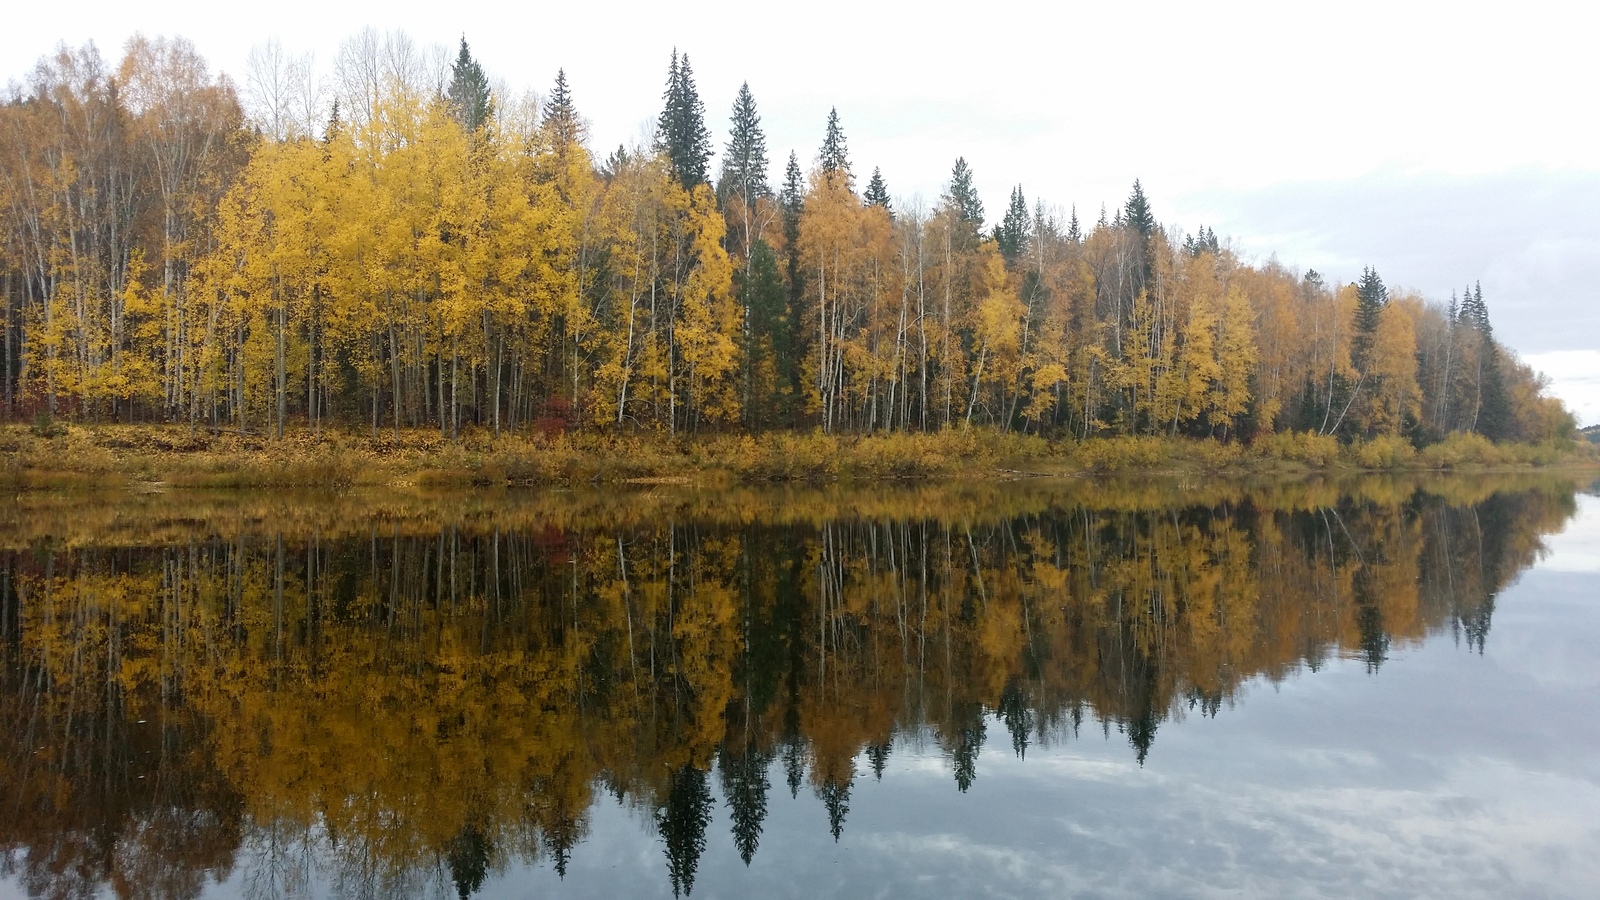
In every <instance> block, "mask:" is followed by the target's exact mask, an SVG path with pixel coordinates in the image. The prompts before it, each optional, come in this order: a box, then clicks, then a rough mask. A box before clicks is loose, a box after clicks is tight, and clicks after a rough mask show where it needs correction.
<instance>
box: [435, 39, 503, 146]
mask: <svg viewBox="0 0 1600 900" xmlns="http://www.w3.org/2000/svg"><path fill="white" fill-rule="evenodd" d="M445 97H446V99H447V100H448V101H449V104H450V115H451V116H452V117H454V118H455V120H456V121H457V122H459V123H461V127H462V128H463V129H465V130H466V131H467V132H469V133H471V132H474V131H477V130H478V129H479V128H482V127H483V126H484V123H486V122H488V121H489V116H490V114H491V113H492V112H493V107H492V106H491V103H490V99H489V79H488V77H487V76H485V75H484V74H483V67H482V66H480V65H478V61H477V60H475V59H473V58H472V52H471V51H470V50H468V49H467V38H466V35H462V36H461V51H460V52H459V53H457V54H456V61H455V62H454V63H453V64H452V65H451V66H450V87H449V90H448V91H447V92H446V94H445Z"/></svg>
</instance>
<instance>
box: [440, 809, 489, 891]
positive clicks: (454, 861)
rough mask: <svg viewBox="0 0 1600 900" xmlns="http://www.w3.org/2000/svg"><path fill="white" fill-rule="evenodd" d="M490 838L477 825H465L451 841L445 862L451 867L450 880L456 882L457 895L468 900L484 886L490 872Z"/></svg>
mask: <svg viewBox="0 0 1600 900" xmlns="http://www.w3.org/2000/svg"><path fill="white" fill-rule="evenodd" d="M491 852H492V848H491V846H490V844H489V839H488V838H487V837H485V836H484V834H483V832H482V831H479V830H478V826H476V825H466V826H463V827H462V829H461V832H460V833H459V834H457V835H456V836H455V838H453V839H452V840H451V841H450V846H449V848H448V850H447V851H446V853H445V862H446V864H447V865H448V866H449V867H450V880H451V881H452V882H454V883H455V886H456V895H457V896H459V897H460V898H461V900H467V898H468V897H471V896H472V895H473V894H475V893H477V892H478V890H479V889H480V888H482V887H483V880H484V878H486V877H487V876H488V874H489V854H490V853H491Z"/></svg>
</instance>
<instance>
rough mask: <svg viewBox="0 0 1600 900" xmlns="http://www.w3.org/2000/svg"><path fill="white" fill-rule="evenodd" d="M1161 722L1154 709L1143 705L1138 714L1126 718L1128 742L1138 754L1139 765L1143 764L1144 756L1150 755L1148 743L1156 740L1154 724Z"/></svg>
mask: <svg viewBox="0 0 1600 900" xmlns="http://www.w3.org/2000/svg"><path fill="white" fill-rule="evenodd" d="M1159 724H1161V722H1160V719H1159V718H1158V717H1157V715H1156V711H1155V710H1154V709H1152V708H1151V707H1150V706H1149V705H1145V707H1144V708H1143V709H1141V710H1140V711H1139V714H1138V715H1136V716H1134V717H1133V718H1132V719H1129V720H1128V743H1129V744H1132V745H1133V751H1134V753H1135V754H1136V755H1137V756H1138V759H1139V765H1141V766H1142V765H1144V760H1145V757H1147V756H1149V755H1150V745H1152V744H1154V743H1155V742H1156V726H1157V725H1159Z"/></svg>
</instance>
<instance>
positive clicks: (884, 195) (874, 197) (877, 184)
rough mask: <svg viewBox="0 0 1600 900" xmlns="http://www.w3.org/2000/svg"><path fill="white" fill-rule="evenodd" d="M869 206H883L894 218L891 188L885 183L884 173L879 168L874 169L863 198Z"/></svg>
mask: <svg viewBox="0 0 1600 900" xmlns="http://www.w3.org/2000/svg"><path fill="white" fill-rule="evenodd" d="M862 199H863V200H866V201H867V205H868V206H881V207H883V208H884V210H886V211H887V212H888V213H889V217H890V218H893V217H894V207H893V206H892V205H891V203H890V201H889V186H888V185H886V184H884V183H883V172H882V171H881V170H879V169H878V167H877V166H873V167H872V178H871V180H869V181H868V182H867V192H866V194H864V195H863V196H862Z"/></svg>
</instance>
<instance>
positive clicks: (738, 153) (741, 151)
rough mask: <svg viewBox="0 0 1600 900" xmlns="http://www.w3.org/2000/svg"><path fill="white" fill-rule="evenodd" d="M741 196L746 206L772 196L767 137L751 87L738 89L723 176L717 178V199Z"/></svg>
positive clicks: (729, 129)
mask: <svg viewBox="0 0 1600 900" xmlns="http://www.w3.org/2000/svg"><path fill="white" fill-rule="evenodd" d="M734 195H738V196H740V197H743V198H744V201H745V202H746V203H751V202H754V201H755V199H756V198H757V197H770V196H772V187H771V186H770V185H769V184H768V183H767V136H766V135H765V134H764V133H762V131H761V116H760V115H759V114H758V113H757V112H756V98H755V97H753V96H751V94H750V83H749V82H745V83H744V84H741V85H739V94H738V96H736V97H734V99H733V115H732V116H731V117H730V118H729V123H728V143H727V146H726V147H725V148H724V152H723V154H722V172H721V174H720V175H718V177H717V196H718V197H720V198H721V199H722V200H723V202H727V201H728V198H730V197H732V196H734Z"/></svg>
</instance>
